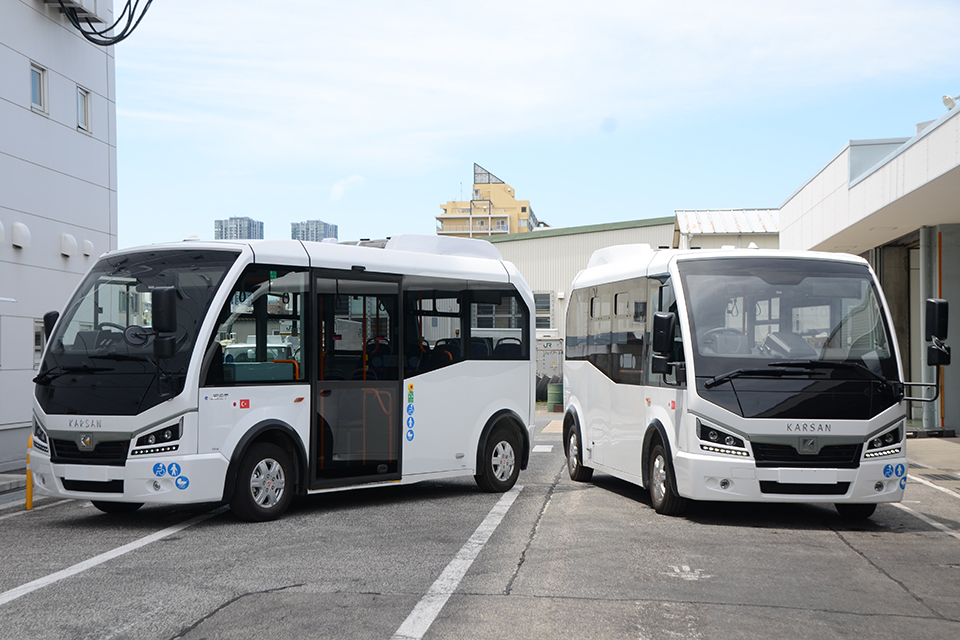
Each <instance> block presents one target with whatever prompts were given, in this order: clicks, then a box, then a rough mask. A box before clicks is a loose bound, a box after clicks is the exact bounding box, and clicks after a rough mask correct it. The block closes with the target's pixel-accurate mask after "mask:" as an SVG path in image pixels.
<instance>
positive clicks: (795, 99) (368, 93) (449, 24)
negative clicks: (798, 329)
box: [114, 0, 960, 248]
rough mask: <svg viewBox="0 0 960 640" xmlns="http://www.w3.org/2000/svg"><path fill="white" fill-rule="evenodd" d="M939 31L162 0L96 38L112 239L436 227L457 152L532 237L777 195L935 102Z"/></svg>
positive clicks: (904, 128) (782, 11) (859, 7)
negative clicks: (255, 224)
mask: <svg viewBox="0 0 960 640" xmlns="http://www.w3.org/2000/svg"><path fill="white" fill-rule="evenodd" d="M142 4H143V3H141V6H142ZM114 5H115V10H119V9H120V8H121V7H122V0H115V1H114ZM958 34H960V2H957V1H956V0H950V1H935V0H920V1H918V2H910V3H905V2H902V1H901V0H896V1H886V0H869V1H866V0H865V1H856V0H850V1H846V0H832V1H829V2H799V1H792V2H786V1H784V2H777V1H756V2H749V1H748V2H744V1H739V0H729V1H725V2H716V1H715V0H709V1H691V2H683V1H677V2H664V1H656V2H654V1H649V0H634V1H631V2H626V1H610V0H599V1H595V2H582V1H578V2H572V1H568V0H549V1H543V0H511V1H508V2H501V1H498V0H492V1H487V2H476V1H472V2H467V1H459V0H389V1H387V0H355V1H353V2H327V1H326V0H323V1H320V0H311V1H309V2H300V3H291V2H263V1H262V0H260V1H258V2H253V1H251V0H231V1H229V2H227V1H226V0H204V1H203V2H197V1H196V0H161V1H159V2H154V3H153V4H152V5H151V6H150V9H149V11H148V13H147V15H146V17H145V18H144V19H143V21H142V22H141V24H140V26H139V27H138V28H137V30H136V31H134V33H133V34H132V35H131V36H130V37H129V38H127V39H126V40H124V41H123V42H121V43H119V44H118V45H116V46H115V48H114V54H115V58H116V96H117V162H118V187H117V191H118V217H119V221H118V225H119V238H118V246H119V247H120V248H125V247H130V246H136V245H142V244H151V243H155V242H167V241H176V240H181V239H183V238H186V237H188V236H192V235H196V236H199V237H200V238H201V239H212V238H213V229H214V220H216V219H223V218H229V217H232V216H240V217H243V216H249V217H251V218H253V219H255V220H260V221H262V222H263V223H264V237H266V238H289V237H290V223H291V222H302V221H305V220H315V219H320V220H323V221H324V222H328V223H332V224H336V225H338V226H339V237H340V239H341V240H351V239H354V240H355V239H359V238H384V237H389V236H392V235H396V234H400V233H423V234H434V233H435V232H436V228H437V222H436V216H438V215H440V213H441V211H440V206H441V205H443V204H445V203H446V202H447V201H450V200H461V199H464V198H469V196H470V192H471V190H472V182H473V164H474V163H477V164H479V165H481V166H482V167H484V168H485V169H487V170H488V171H490V172H491V173H493V174H494V175H496V176H497V177H499V178H500V179H502V180H503V181H504V182H507V183H508V184H509V185H510V186H512V187H513V188H514V190H515V192H516V196H517V198H519V199H521V200H529V201H530V205H531V208H532V209H533V211H534V213H535V214H536V216H537V218H538V219H539V220H540V221H542V222H545V223H546V224H548V225H550V226H554V227H568V226H579V225H585V224H597V223H605V222H619V221H627V220H640V219H646V218H657V217H665V216H673V214H674V211H675V210H677V209H719V208H777V207H779V206H780V205H782V204H783V203H784V202H785V201H786V200H787V199H788V198H789V197H790V196H791V195H792V194H793V193H794V192H795V191H796V190H798V189H799V188H800V187H802V186H803V184H804V183H805V182H806V181H807V180H808V179H810V178H812V177H813V176H814V175H815V174H816V173H817V171H818V170H819V169H820V168H821V167H823V166H824V165H825V164H827V162H829V161H830V159H831V158H832V157H833V156H834V155H835V154H836V153H838V152H839V151H840V150H841V149H843V147H844V145H845V144H846V143H847V141H849V140H863V139H874V138H895V137H909V136H912V135H914V133H915V126H916V124H918V123H921V122H926V121H929V120H933V119H936V118H939V117H940V116H941V115H943V113H945V111H946V107H945V106H944V105H943V102H942V96H943V95H944V94H951V95H957V94H960V66H958V64H957V62H958V60H960V37H958Z"/></svg>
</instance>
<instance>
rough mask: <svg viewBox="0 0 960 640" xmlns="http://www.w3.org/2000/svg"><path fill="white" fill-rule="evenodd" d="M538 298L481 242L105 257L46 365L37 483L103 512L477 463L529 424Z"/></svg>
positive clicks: (493, 475)
mask: <svg viewBox="0 0 960 640" xmlns="http://www.w3.org/2000/svg"><path fill="white" fill-rule="evenodd" d="M532 308H533V295H532V293H531V291H530V288H529V287H528V286H527V284H526V282H525V281H524V280H523V278H522V277H521V275H520V273H519V272H518V271H517V269H516V268H515V267H514V266H513V265H512V264H510V263H508V262H505V261H503V260H502V258H501V256H500V254H499V252H497V251H496V249H495V248H494V247H493V246H492V245H490V244H489V243H487V242H483V241H480V240H467V239H459V238H446V237H433V236H412V235H401V236H395V237H393V238H392V239H390V240H389V241H374V242H362V243H352V244H337V243H327V242H323V243H319V242H300V241H296V240H276V241H273V240H253V241H232V242H199V241H194V242H191V241H186V242H182V243H176V244H168V245H154V246H148V247H140V248H135V249H128V250H123V251H115V252H111V253H108V254H106V255H104V256H103V257H102V258H101V259H100V260H99V261H98V262H97V263H96V264H95V265H94V266H93V268H92V269H91V270H90V272H89V273H88V274H87V275H86V277H85V278H84V279H83V280H82V282H81V283H80V284H79V286H78V288H77V290H76V291H75V292H74V294H73V296H72V297H71V299H70V300H69V302H68V303H67V305H66V307H65V308H64V310H63V311H62V313H57V312H51V313H49V314H47V316H46V317H45V318H44V324H45V330H46V331H47V334H48V339H47V344H46V347H45V351H44V355H43V359H42V362H41V365H40V368H39V371H38V375H37V377H36V378H35V379H34V382H35V383H36V384H35V399H34V405H33V412H34V426H33V436H32V455H31V458H30V461H31V462H30V465H31V470H32V475H33V478H34V484H35V488H36V491H37V492H38V493H40V494H46V495H51V496H60V497H67V498H82V499H87V500H91V501H93V503H94V505H96V506H97V507H98V508H99V509H101V510H103V511H106V512H113V513H116V512H124V511H132V510H134V509H136V508H138V507H140V506H141V505H142V504H143V503H148V502H150V503H154V502H171V503H196V502H207V501H214V502H217V501H225V502H229V503H230V505H231V508H232V509H233V511H234V512H235V513H236V514H237V515H238V516H239V517H241V518H243V519H247V520H269V519H273V518H276V517H278V516H279V515H280V514H282V513H283V511H284V510H285V509H286V508H287V506H288V504H289V502H290V499H291V497H292V496H293V495H294V494H313V493H320V492H324V491H339V490H344V489H349V488H356V487H377V486H384V485H402V484H408V483H412V482H417V481H422V480H427V479H438V478H452V477H456V476H464V475H468V476H474V477H475V478H476V481H477V483H478V484H479V485H480V487H481V488H483V489H484V490H487V491H494V492H502V491H506V490H508V489H509V488H511V487H512V486H513V485H514V483H515V482H516V480H517V475H518V473H519V471H520V470H521V469H523V468H526V465H527V461H528V459H529V455H530V441H531V436H530V433H531V429H532V428H533V425H534V402H535V400H534V393H535V373H534V349H533V347H532V344H533V335H534V333H533V324H532V323H533V317H532V316H533V314H532V313H531V309H532Z"/></svg>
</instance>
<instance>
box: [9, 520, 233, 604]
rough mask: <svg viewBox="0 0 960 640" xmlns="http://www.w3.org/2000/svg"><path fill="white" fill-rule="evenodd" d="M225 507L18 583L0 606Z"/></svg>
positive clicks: (190, 524)
mask: <svg viewBox="0 0 960 640" xmlns="http://www.w3.org/2000/svg"><path fill="white" fill-rule="evenodd" d="M227 509H229V507H227V506H226V505H224V506H222V507H220V508H218V509H214V510H213V511H209V512H207V513H205V514H203V515H199V516H197V517H195V518H190V519H189V520H185V521H184V522H181V523H180V524H175V525H173V526H172V527H167V528H166V529H163V530H162V531H157V532H156V533H151V534H150V535H149V536H144V537H143V538H140V539H139V540H134V541H133V542H131V543H129V544H125V545H123V546H122V547H117V548H116V549H112V550H110V551H107V552H106V553H101V554H100V555H98V556H94V557H92V558H90V559H89V560H84V561H83V562H78V563H77V564H75V565H73V566H72V567H67V568H66V569H64V570H62V571H57V572H56V573H51V574H50V575H48V576H44V577H42V578H37V579H36V580H34V581H33V582H28V583H27V584H23V585H20V586H19V587H16V588H14V589H10V590H9V591H4V592H3V593H0V606H2V605H5V604H7V603H8V602H12V601H13V600H16V599H17V598H19V597H20V596H25V595H27V594H28V593H33V592H34V591H37V590H38V589H42V588H44V587H46V586H48V585H51V584H53V583H55V582H59V581H60V580H63V579H64V578H69V577H70V576H75V575H77V574H78V573H82V572H84V571H86V570H87V569H90V568H92V567H96V566H97V565H101V564H103V563H104V562H107V561H108V560H113V559H114V558H118V557H120V556H122V555H124V554H126V553H130V552H131V551H135V550H136V549H139V548H140V547H145V546H147V545H148V544H150V543H151V542H156V541H157V540H162V539H163V538H166V537H167V536H169V535H173V534H174V533H177V532H179V531H183V530H184V529H186V528H187V527H192V526H193V525H195V524H199V523H201V522H203V521H204V520H209V519H210V518H212V517H214V516H217V515H220V514H221V513H223V512H224V511H226V510H227Z"/></svg>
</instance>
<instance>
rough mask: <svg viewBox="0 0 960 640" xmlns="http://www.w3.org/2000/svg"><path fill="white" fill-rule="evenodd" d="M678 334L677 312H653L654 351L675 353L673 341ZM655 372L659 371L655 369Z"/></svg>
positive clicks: (661, 353) (657, 352)
mask: <svg viewBox="0 0 960 640" xmlns="http://www.w3.org/2000/svg"><path fill="white" fill-rule="evenodd" d="M676 334H677V314H675V313H670V312H668V311H657V312H656V313H655V314H653V352H654V353H656V354H660V355H663V354H669V353H673V341H674V338H675V337H676ZM654 373H657V372H656V371H654Z"/></svg>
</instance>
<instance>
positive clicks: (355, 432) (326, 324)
mask: <svg viewBox="0 0 960 640" xmlns="http://www.w3.org/2000/svg"><path fill="white" fill-rule="evenodd" d="M316 284H317V288H316V290H317V314H316V317H317V326H316V336H317V339H316V340H315V342H314V343H315V344H316V345H317V356H316V357H317V366H316V371H317V376H316V382H315V383H314V394H313V397H314V421H313V426H312V430H313V433H312V438H311V448H312V450H311V454H310V455H311V468H312V482H311V488H323V487H328V486H337V485H345V484H356V483H360V482H379V481H384V480H393V479H399V478H400V424H401V423H400V411H401V409H402V406H401V404H400V399H401V397H400V368H399V366H398V365H399V362H400V354H399V350H398V348H397V347H398V345H399V341H398V336H399V320H400V315H399V308H398V304H399V281H387V280H371V279H349V278H331V277H319V278H318V279H317V283H316Z"/></svg>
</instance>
